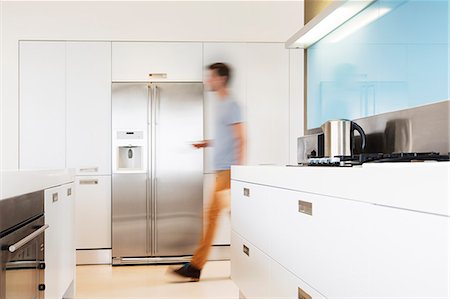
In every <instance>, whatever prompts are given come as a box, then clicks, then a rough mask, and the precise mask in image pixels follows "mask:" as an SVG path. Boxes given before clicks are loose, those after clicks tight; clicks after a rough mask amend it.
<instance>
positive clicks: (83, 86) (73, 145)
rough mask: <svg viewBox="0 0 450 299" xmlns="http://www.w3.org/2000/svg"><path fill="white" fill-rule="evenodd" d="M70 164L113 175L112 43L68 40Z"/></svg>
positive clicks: (85, 172)
mask: <svg viewBox="0 0 450 299" xmlns="http://www.w3.org/2000/svg"><path fill="white" fill-rule="evenodd" d="M67 167H69V168H75V169H76V172H77V175H99V174H101V175H109V174H111V43H110V42H68V43H67Z"/></svg>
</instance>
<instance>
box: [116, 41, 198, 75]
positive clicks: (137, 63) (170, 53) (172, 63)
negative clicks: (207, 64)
mask: <svg viewBox="0 0 450 299" xmlns="http://www.w3.org/2000/svg"><path fill="white" fill-rule="evenodd" d="M149 73H158V74H162V73H163V74H166V77H165V78H161V79H158V78H156V80H159V81H201V80H202V75H203V69H202V44H201V43H157V42H113V43H112V80H113V81H127V80H128V81H130V80H138V81H148V80H149Z"/></svg>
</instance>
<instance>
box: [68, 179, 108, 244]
mask: <svg viewBox="0 0 450 299" xmlns="http://www.w3.org/2000/svg"><path fill="white" fill-rule="evenodd" d="M75 184H76V189H77V203H76V211H77V215H76V225H77V229H76V233H75V240H76V248H77V249H108V248H111V176H77V178H76V181H75Z"/></svg>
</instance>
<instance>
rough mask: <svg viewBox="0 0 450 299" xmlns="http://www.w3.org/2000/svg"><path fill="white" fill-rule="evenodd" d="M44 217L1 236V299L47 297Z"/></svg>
mask: <svg viewBox="0 0 450 299" xmlns="http://www.w3.org/2000/svg"><path fill="white" fill-rule="evenodd" d="M46 227H47V226H44V217H43V216H42V217H40V218H38V219H36V220H34V221H32V222H30V223H29V224H27V225H25V226H23V227H21V228H19V229H17V230H15V231H13V232H11V233H9V234H8V235H6V236H4V237H2V238H1V239H0V244H1V273H0V285H1V287H0V299H9V298H14V299H42V298H44V292H43V291H44V290H45V285H44V269H45V263H44V230H45V229H46Z"/></svg>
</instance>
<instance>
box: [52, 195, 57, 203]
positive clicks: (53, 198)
mask: <svg viewBox="0 0 450 299" xmlns="http://www.w3.org/2000/svg"><path fill="white" fill-rule="evenodd" d="M57 201H58V193H53V194H52V202H57Z"/></svg>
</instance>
